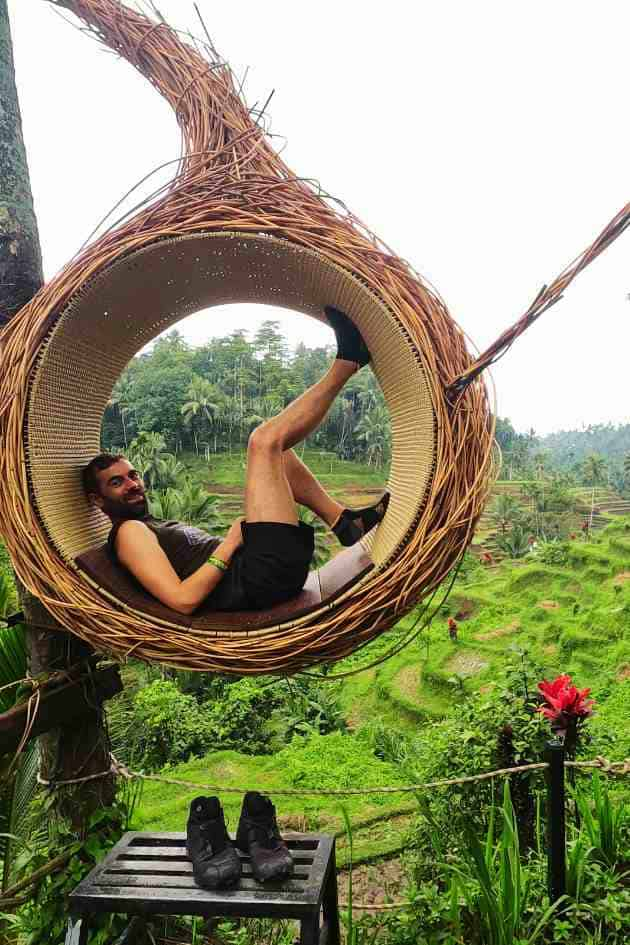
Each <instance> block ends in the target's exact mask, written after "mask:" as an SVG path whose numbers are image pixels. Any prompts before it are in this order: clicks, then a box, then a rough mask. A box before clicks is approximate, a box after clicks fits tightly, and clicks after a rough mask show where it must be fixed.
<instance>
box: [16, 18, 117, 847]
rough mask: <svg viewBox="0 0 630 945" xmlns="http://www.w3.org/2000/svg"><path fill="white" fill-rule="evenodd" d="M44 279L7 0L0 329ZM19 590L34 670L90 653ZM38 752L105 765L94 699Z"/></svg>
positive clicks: (63, 800)
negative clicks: (83, 714)
mask: <svg viewBox="0 0 630 945" xmlns="http://www.w3.org/2000/svg"><path fill="white" fill-rule="evenodd" d="M42 283H43V270H42V257H41V249H40V243H39V233H38V229H37V219H36V216H35V210H34V207H33V197H32V193H31V186H30V178H29V171H28V163H27V158H26V149H25V147H24V138H23V135H22V121H21V116H20V109H19V104H18V96H17V89H16V85H15V71H14V62H13V51H12V46H11V31H10V25H9V14H8V9H7V0H0V327H1V326H2V325H3V324H6V323H8V322H9V321H10V320H11V318H12V317H13V316H14V315H15V314H17V312H18V311H19V310H20V309H21V308H22V306H23V305H25V304H26V303H27V302H28V301H30V299H31V298H32V297H33V295H34V294H35V293H36V292H37V290H38V289H39V288H40V286H41V285H42ZM0 356H1V347H0ZM18 592H19V594H20V603H21V607H22V610H23V611H24V615H25V618H26V624H27V626H28V625H29V624H30V625H31V626H32V629H30V630H29V650H30V664H31V672H32V673H33V675H38V674H40V673H48V672H54V671H56V670H59V669H64V668H66V667H68V666H71V665H73V664H74V663H77V662H78V661H79V660H81V659H84V658H86V657H87V656H89V655H90V654H91V652H92V651H91V649H90V647H89V646H87V644H85V643H83V642H82V641H80V640H79V639H78V638H76V637H72V636H70V635H69V634H68V633H66V631H65V630H64V628H63V627H62V626H61V625H60V624H59V623H57V621H56V620H54V618H53V617H52V616H51V614H50V613H49V612H48V611H47V610H46V608H45V607H44V606H43V604H42V603H41V602H40V601H39V600H37V598H35V597H33V595H32V594H30V593H29V592H28V591H26V589H25V588H24V587H22V586H21V584H20V583H19V582H18ZM38 627H46V628H50V631H48V629H46V630H42V629H37V628H38ZM39 750H40V760H41V774H42V777H43V778H45V779H46V780H49V781H54V780H66V779H70V778H75V777H82V776H85V775H89V774H96V773H98V772H100V771H106V770H108V769H109V739H108V737H107V733H106V730H105V728H104V725H103V710H102V707H100V706H98V705H95V708H94V712H93V713H92V715H90V716H86V717H85V718H84V719H82V720H81V722H80V723H79V724H78V725H72V726H68V727H62V728H59V729H57V730H56V731H55V732H52V733H50V734H47V735H45V736H42V737H40V739H39ZM114 794H115V783H114V778H113V777H112V776H111V775H107V776H106V777H104V778H102V779H98V780H94V781H88V782H86V783H85V784H81V785H77V786H75V787H73V788H71V789H60V790H59V793H58V808H59V812H60V814H61V815H62V816H66V817H68V819H69V820H70V821H71V823H72V825H73V826H74V827H75V829H77V830H78V831H79V832H83V831H84V830H85V828H86V826H87V823H88V820H89V818H90V816H91V814H92V813H93V812H94V811H95V810H96V809H97V808H99V807H100V806H102V805H111V803H112V802H113V799H114Z"/></svg>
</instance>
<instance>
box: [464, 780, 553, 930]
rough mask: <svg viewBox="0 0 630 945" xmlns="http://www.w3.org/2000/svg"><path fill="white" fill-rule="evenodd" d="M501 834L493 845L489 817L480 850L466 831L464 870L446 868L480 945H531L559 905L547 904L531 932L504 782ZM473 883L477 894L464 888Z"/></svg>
mask: <svg viewBox="0 0 630 945" xmlns="http://www.w3.org/2000/svg"><path fill="white" fill-rule="evenodd" d="M501 814H502V819H503V829H502V832H501V836H500V839H499V842H498V844H496V845H495V843H494V824H493V816H492V815H491V817H490V822H489V824H488V830H487V833H486V841H485V846H482V844H481V843H480V842H479V840H478V839H477V836H476V834H475V833H474V832H473V831H472V830H467V831H466V835H465V837H466V842H465V848H464V852H465V858H466V865H467V868H466V869H462V867H461V866H453V865H450V864H446V865H447V867H448V868H449V869H450V870H452V871H453V873H455V875H456V876H458V877H459V879H460V880H461V884H460V889H461V892H462V893H463V895H464V897H465V899H466V902H467V905H468V908H469V910H470V911H471V912H472V913H477V915H478V917H479V922H480V926H481V930H482V941H483V942H484V945H533V943H534V942H535V941H536V940H537V939H538V938H539V937H540V935H541V934H542V931H543V929H544V928H545V926H546V925H547V923H548V922H549V919H550V918H551V916H552V915H553V913H554V912H555V911H556V909H557V908H558V906H559V905H560V903H561V902H562V901H563V899H559V900H558V901H557V902H555V903H552V904H551V905H550V906H549V907H548V908H547V909H546V910H545V912H544V913H543V915H542V916H541V918H540V919H539V921H538V922H537V923H536V925H535V927H534V929H533V930H532V931H530V930H529V928H528V926H529V924H530V923H529V922H528V917H527V909H528V905H529V896H530V886H531V878H530V875H529V874H528V872H527V871H526V870H525V869H524V867H523V865H522V862H521V850H520V843H519V837H518V828H517V825H516V818H515V816H514V809H513V807H512V801H511V799H510V789H509V785H508V783H507V781H506V782H505V785H504V792H503V808H502V811H501ZM471 877H473V878H474V879H475V880H476V882H477V883H478V892H477V891H475V890H474V887H473V886H471V884H470V878H471Z"/></svg>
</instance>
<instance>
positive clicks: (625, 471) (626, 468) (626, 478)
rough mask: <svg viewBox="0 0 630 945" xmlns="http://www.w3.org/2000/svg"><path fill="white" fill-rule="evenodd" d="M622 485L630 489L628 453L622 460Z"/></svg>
mask: <svg viewBox="0 0 630 945" xmlns="http://www.w3.org/2000/svg"><path fill="white" fill-rule="evenodd" d="M623 485H624V489H626V490H630V453H626V455H625V457H624V461H623Z"/></svg>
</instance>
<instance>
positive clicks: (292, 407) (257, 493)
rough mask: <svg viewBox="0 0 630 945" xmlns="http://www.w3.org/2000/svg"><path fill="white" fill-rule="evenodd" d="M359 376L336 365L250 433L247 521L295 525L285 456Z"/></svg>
mask: <svg viewBox="0 0 630 945" xmlns="http://www.w3.org/2000/svg"><path fill="white" fill-rule="evenodd" d="M357 370H358V365H357V364H356V363H355V362H354V361H345V360H342V359H339V358H338V359H336V360H335V361H333V363H332V365H331V367H330V368H329V370H328V371H327V373H326V374H325V375H324V377H323V378H322V379H321V380H320V381H318V382H317V384H314V385H313V387H310V388H309V389H308V390H307V391H305V392H304V393H303V394H302V395H301V396H300V397H298V398H297V399H296V400H294V401H293V403H291V404H289V405H288V407H285V409H284V410H283V411H282V413H280V414H278V416H277V417H274V418H273V419H272V420H268V421H267V422H266V423H263V424H262V425H261V426H259V427H257V428H256V429H255V430H254V432H253V433H252V435H251V436H250V438H249V447H248V451H247V478H246V482H245V519H246V521H248V522H285V523H287V524H289V525H297V522H298V516H297V509H296V507H295V496H294V494H293V491H292V489H291V486H290V485H289V480H288V478H287V474H286V469H285V461H284V458H283V454H284V452H285V451H286V450H288V449H290V448H291V447H292V446H295V444H296V443H299V442H300V441H301V440H304V439H306V437H307V436H308V435H309V434H310V433H312V432H313V431H314V430H316V429H317V427H318V426H319V425H320V423H321V422H322V420H323V419H324V418H325V416H326V414H327V413H328V411H329V409H330V407H331V406H332V404H333V401H334V399H335V397H336V396H337V394H338V393H339V392H340V391H341V390H342V389H343V387H344V385H345V384H346V382H347V381H349V380H350V378H351V377H352V375H353V374H355V373H356V371H357ZM325 520H326V519H325Z"/></svg>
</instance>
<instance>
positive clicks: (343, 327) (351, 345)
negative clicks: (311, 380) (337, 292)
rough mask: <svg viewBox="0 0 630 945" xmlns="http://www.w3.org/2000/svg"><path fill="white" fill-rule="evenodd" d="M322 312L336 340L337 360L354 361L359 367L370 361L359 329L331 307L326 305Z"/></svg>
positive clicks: (336, 309)
mask: <svg viewBox="0 0 630 945" xmlns="http://www.w3.org/2000/svg"><path fill="white" fill-rule="evenodd" d="M324 312H325V313H326V318H327V319H328V324H329V325H330V327H331V328H332V330H333V331H334V333H335V338H336V339H337V358H338V359H341V360H343V361H354V362H355V364H358V365H359V367H364V365H366V364H367V363H368V362H369V360H370V352H369V351H368V347H367V345H366V343H365V341H364V340H363V337H362V335H361V332H360V331H359V329H358V328H357V327H356V325H355V324H354V323H353V322H351V321H350V319H349V318H348V316H347V315H345V314H344V313H343V312H340V311H339V309H338V308H333V306H332V305H327V306H326V308H325V309H324Z"/></svg>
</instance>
